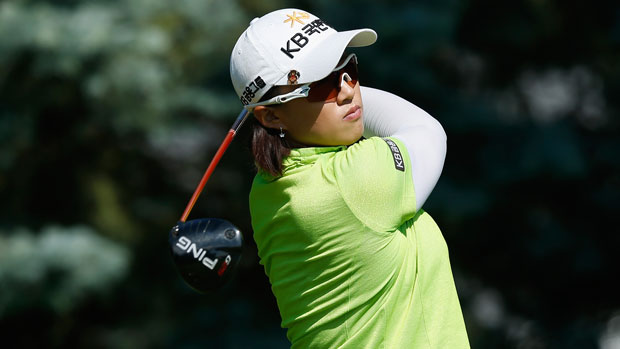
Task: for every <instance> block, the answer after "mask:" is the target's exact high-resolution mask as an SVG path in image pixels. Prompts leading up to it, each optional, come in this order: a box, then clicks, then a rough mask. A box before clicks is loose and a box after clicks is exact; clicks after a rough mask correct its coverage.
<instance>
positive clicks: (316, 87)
mask: <svg viewBox="0 0 620 349" xmlns="http://www.w3.org/2000/svg"><path fill="white" fill-rule="evenodd" d="M342 81H344V82H346V83H347V84H348V85H349V86H350V87H351V88H354V87H355V85H356V84H357V81H358V73H357V56H356V55H355V53H351V54H350V55H348V56H347V58H345V59H344V61H342V63H340V64H339V65H338V66H337V67H336V68H334V70H333V71H332V72H331V73H329V75H327V76H326V77H325V78H323V79H321V80H319V81H315V82H311V83H307V84H303V85H301V86H300V87H298V88H296V89H295V90H293V91H291V92H289V93H285V94H283V95H279V96H275V97H273V98H270V99H268V100H266V101H263V102H258V103H252V104H248V105H246V106H245V107H246V108H253V107H256V106H259V105H273V104H282V103H286V102H289V101H291V100H293V99H297V98H307V99H308V101H309V102H334V101H335V100H336V98H337V97H338V93H339V92H340V87H341V86H342Z"/></svg>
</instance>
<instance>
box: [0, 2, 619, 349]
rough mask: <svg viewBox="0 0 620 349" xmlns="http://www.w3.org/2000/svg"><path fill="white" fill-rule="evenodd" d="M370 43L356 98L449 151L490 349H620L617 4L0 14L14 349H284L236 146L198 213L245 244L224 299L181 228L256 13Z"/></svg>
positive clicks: (0, 270) (0, 231)
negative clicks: (178, 263) (415, 110)
mask: <svg viewBox="0 0 620 349" xmlns="http://www.w3.org/2000/svg"><path fill="white" fill-rule="evenodd" d="M283 7H298V8H302V9H305V10H308V11H310V12H312V13H314V14H316V15H318V16H319V17H321V18H322V19H323V20H325V21H326V22H327V23H329V24H330V25H332V26H333V27H335V28H336V29H338V30H346V29H355V28H361V27H370V28H373V29H375V30H376V31H377V32H378V34H379V40H378V42H377V43H376V44H375V45H373V46H370V47H367V48H361V49H357V50H355V52H356V53H357V54H358V57H359V60H360V71H361V76H362V84H364V85H368V86H372V87H377V88H381V89H385V90H388V91H390V92H393V93H396V94H398V95H400V96H402V97H404V98H406V99H408V100H410V101H412V102H413V103H415V104H417V105H418V106H420V107H422V108H423V109H425V110H426V111H428V112H429V113H431V115H433V116H435V117H436V118H437V119H438V120H439V121H440V122H441V123H442V124H443V126H444V128H445V130H446V132H447V134H448V156H447V160H446V166H445V169H444V172H443V176H442V178H441V180H440V182H439V183H438V185H437V187H436V189H435V191H434V193H433V194H432V195H431V197H430V199H429V201H428V203H427V205H426V209H427V211H428V212H430V214H431V215H432V216H433V217H434V218H435V220H436V221H437V222H438V224H439V226H440V227H441V229H442V232H443V233H444V236H445V238H446V240H447V242H448V245H449V247H450V253H451V261H452V266H453V271H454V275H455V280H456V283H457V288H458V291H459V296H460V299H461V303H462V307H463V312H464V316H465V320H466V325H467V328H468V332H469V338H470V341H471V344H472V347H474V348H603V349H617V348H620V292H619V291H620V288H619V287H618V284H619V282H618V281H619V278H620V273H619V266H620V258H619V257H618V255H619V254H620V251H619V246H620V234H619V233H620V230H619V229H618V224H617V223H614V222H615V221H614V219H615V218H614V217H617V216H618V215H619V214H620V211H619V209H620V171H619V169H620V129H619V118H618V111H619V107H620V105H619V103H620V102H619V98H618V97H620V3H618V2H617V1H611V0H609V1H589V2H586V1H575V0H568V1H560V0H515V1H504V2H501V1H491V0H471V1H456V0H434V1H399V0H384V1H381V2H379V1H368V0H356V1H339V2H334V1H328V0H313V1H295V2H293V1H280V0H265V1H252V0H226V1H224V0H175V1H169V0H166V1H165V0H91V1H77V0H57V1H35V0H30V1H29V0H4V1H0V193H1V198H2V200H0V334H2V338H5V339H4V340H3V342H4V343H5V344H8V343H14V344H15V345H16V346H15V347H20V348H22V347H23V348H28V347H40V346H43V347H51V348H56V347H63V348H64V347H89V348H159V347H162V348H166V347H174V348H209V347H219V348H286V347H288V341H287V340H286V336H285V331H284V330H283V329H281V328H280V318H279V314H278V310H277V307H276V304H275V300H274V298H273V296H272V294H271V291H270V288H269V283H268V281H267V279H266V277H265V275H264V272H263V269H262V267H261V266H260V265H259V264H258V259H257V256H256V249H255V245H254V244H253V242H252V230H251V226H250V216H249V211H248V204H247V198H248V193H249V188H250V185H251V180H252V178H253V176H254V166H253V162H252V159H251V157H250V155H249V151H248V133H247V130H245V129H244V130H243V131H241V133H240V134H239V135H238V136H237V138H236V139H235V141H234V142H233V143H232V145H231V147H230V148H229V149H228V152H227V153H226V155H225V156H224V158H223V160H222V162H221V163H220V165H219V166H218V168H217V170H216V171H215V173H214V175H213V177H212V178H211V179H210V181H209V183H208V184H207V187H206V188H205V190H204V192H203V194H202V196H201V197H200V199H199V200H198V203H197V204H196V206H195V208H194V210H193V211H192V214H191V215H190V219H191V218H198V217H219V218H224V219H228V220H230V221H232V222H233V223H235V224H236V225H237V226H239V227H240V229H241V230H242V231H243V232H244V235H245V237H246V241H248V242H249V243H248V246H247V250H246V251H245V257H244V260H243V264H242V266H241V270H240V272H239V274H238V275H237V278H236V279H235V280H233V282H232V283H231V284H230V285H228V286H227V287H226V288H225V289H223V290H221V291H219V292H217V293H215V294H212V295H208V296H204V295H200V294H197V293H195V292H193V291H192V290H190V289H189V288H188V287H187V286H185V284H184V283H183V282H182V281H181V279H180V277H179V276H178V275H177V274H176V271H175V269H174V266H173V264H172V260H171V258H170V257H169V254H168V253H169V252H168V250H167V234H168V231H169V229H170V228H171V227H172V226H173V225H174V224H175V222H176V221H177V220H178V219H179V217H180V215H181V213H182V211H183V209H184V208H185V205H186V203H187V201H188V200H189V198H190V196H191V194H192V192H193V190H194V188H195V186H196V185H197V183H198V182H199V180H200V178H201V176H202V174H203V171H204V170H205V169H206V166H207V165H208V163H209V161H210V160H211V157H212V156H213V153H214V152H215V150H216V148H217V146H219V144H220V143H221V141H222V140H223V138H224V136H225V133H226V131H227V130H228V128H229V127H230V125H231V124H232V122H233V120H234V118H235V117H236V115H237V113H238V111H239V110H240V107H241V104H240V102H239V100H238V98H237V97H236V95H235V93H234V91H233V88H232V84H231V82H230V77H229V70H228V64H229V56H230V52H231V50H232V47H233V45H234V43H235V41H236V39H237V37H238V36H239V35H240V34H241V33H242V31H243V30H244V29H245V28H246V27H247V25H248V23H249V22H250V20H251V19H252V18H254V17H256V16H260V15H262V14H264V13H267V12H270V11H272V10H275V9H278V8H283Z"/></svg>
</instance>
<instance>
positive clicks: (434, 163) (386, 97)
mask: <svg viewBox="0 0 620 349" xmlns="http://www.w3.org/2000/svg"><path fill="white" fill-rule="evenodd" d="M361 93H362V101H363V103H364V116H363V117H364V119H363V120H364V136H366V137H372V136H379V137H395V138H398V139H399V140H400V141H401V142H403V143H404V144H405V147H406V148H407V152H408V153H409V157H410V158H411V164H412V172H411V173H412V179H413V186H414V189H415V197H416V210H419V209H420V208H421V207H422V205H424V202H426V199H427V198H428V196H429V195H430V194H431V192H432V191H433V188H434V187H435V184H437V180H438V179H439V176H440V175H441V170H442V169H443V164H444V160H445V157H446V133H445V132H444V130H443V127H441V124H440V123H439V122H438V121H437V120H435V119H434V118H433V117H432V116H430V115H429V114H428V113H426V112H425V111H424V110H422V109H420V108H419V107H417V106H415V105H413V104H412V103H410V102H408V101H406V100H404V99H402V98H400V97H398V96H396V95H394V94H391V93H389V92H385V91H381V90H377V89H374V88H370V87H361Z"/></svg>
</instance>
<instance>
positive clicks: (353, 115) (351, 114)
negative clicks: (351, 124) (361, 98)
mask: <svg viewBox="0 0 620 349" xmlns="http://www.w3.org/2000/svg"><path fill="white" fill-rule="evenodd" d="M361 116H362V108H360V106H359V105H355V106H353V107H351V109H349V111H348V112H347V115H345V116H344V118H342V120H344V121H354V120H357V119H359V118H360V117H361Z"/></svg>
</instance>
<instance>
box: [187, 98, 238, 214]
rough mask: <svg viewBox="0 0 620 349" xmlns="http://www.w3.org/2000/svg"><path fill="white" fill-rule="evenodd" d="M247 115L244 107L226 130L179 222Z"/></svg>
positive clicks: (190, 207)
mask: <svg viewBox="0 0 620 349" xmlns="http://www.w3.org/2000/svg"><path fill="white" fill-rule="evenodd" d="M247 116H248V111H247V110H245V109H244V110H242V111H241V113H240V114H239V116H238V117H237V120H235V123H234V124H233V126H232V127H231V128H230V130H228V134H226V138H224V141H223V142H222V144H221V145H220V147H219V148H218V150H217V152H216V153H215V156H213V159H212V160H211V163H210V164H209V167H207V170H206V171H205V174H204V175H203V176H202V179H201V180H200V183H198V187H196V190H195V191H194V195H192V198H191V199H190V200H189V202H188V203H187V207H185V211H184V212H183V216H181V222H185V221H186V220H187V216H189V213H190V211H191V210H192V208H193V207H194V204H195V203H196V200H198V197H199V196H200V193H201V192H202V189H203V188H204V187H205V184H207V181H208V180H209V177H211V174H212V173H213V171H214V170H215V167H216V166H217V163H218V162H220V159H221V158H222V155H224V152H226V149H227V148H228V145H230V142H232V140H233V138H234V137H235V134H236V133H237V130H238V129H239V128H240V127H241V125H243V122H244V121H245V119H246V118H247Z"/></svg>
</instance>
